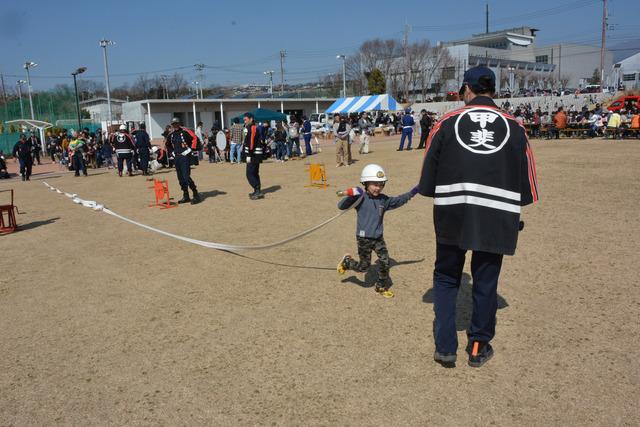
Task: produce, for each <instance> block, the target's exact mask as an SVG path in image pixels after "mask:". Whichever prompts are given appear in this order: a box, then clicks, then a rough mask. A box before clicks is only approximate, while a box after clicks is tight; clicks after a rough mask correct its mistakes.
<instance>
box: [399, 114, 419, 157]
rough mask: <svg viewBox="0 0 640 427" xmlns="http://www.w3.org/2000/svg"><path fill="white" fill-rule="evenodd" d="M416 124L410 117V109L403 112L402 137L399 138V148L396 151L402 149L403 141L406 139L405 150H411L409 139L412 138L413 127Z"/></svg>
mask: <svg viewBox="0 0 640 427" xmlns="http://www.w3.org/2000/svg"><path fill="white" fill-rule="evenodd" d="M415 124H416V122H415V121H414V120H413V116H412V115H411V108H407V109H406V110H404V116H402V136H401V137H400V147H399V148H398V151H402V149H403V148H404V140H405V138H407V139H408V143H407V150H411V137H412V136H413V126H414V125H415Z"/></svg>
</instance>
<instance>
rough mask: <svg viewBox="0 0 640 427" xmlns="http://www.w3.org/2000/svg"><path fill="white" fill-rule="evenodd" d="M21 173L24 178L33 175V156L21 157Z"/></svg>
mask: <svg viewBox="0 0 640 427" xmlns="http://www.w3.org/2000/svg"><path fill="white" fill-rule="evenodd" d="M19 160H20V175H22V178H23V179H29V177H30V176H31V168H32V166H33V160H32V159H31V157H27V158H24V159H23V158H20V159H19Z"/></svg>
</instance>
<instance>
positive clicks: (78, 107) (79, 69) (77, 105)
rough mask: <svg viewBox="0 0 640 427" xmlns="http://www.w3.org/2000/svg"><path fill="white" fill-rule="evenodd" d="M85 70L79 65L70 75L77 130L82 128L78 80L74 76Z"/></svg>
mask: <svg viewBox="0 0 640 427" xmlns="http://www.w3.org/2000/svg"><path fill="white" fill-rule="evenodd" d="M85 71H87V67H80V68H78V69H77V70H75V71H74V72H73V73H71V75H72V76H73V87H74V89H75V90H76V112H77V113H78V132H80V129H82V120H81V119H80V101H79V100H78V82H77V81H76V76H77V75H78V74H82V73H84V72H85Z"/></svg>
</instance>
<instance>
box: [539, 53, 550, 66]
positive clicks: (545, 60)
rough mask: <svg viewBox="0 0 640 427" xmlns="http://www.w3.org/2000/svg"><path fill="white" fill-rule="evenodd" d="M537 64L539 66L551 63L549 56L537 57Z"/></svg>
mask: <svg viewBox="0 0 640 427" xmlns="http://www.w3.org/2000/svg"><path fill="white" fill-rule="evenodd" d="M536 62H537V63H538V64H548V63H549V55H540V56H536Z"/></svg>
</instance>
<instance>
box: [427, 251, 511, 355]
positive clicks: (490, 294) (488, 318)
mask: <svg viewBox="0 0 640 427" xmlns="http://www.w3.org/2000/svg"><path fill="white" fill-rule="evenodd" d="M466 252H467V251H466V250H464V249H460V248H458V247H457V246H452V245H444V244H441V243H437V244H436V263H435V268H434V270H433V296H434V304H433V310H434V312H435V315H436V318H435V327H434V338H435V341H436V351H437V352H439V353H455V352H456V350H457V349H458V336H457V333H456V298H457V296H458V289H459V288H460V280H461V279H462V268H463V267H464V260H465V254H466ZM501 266H502V255H501V254H492V253H488V252H480V251H473V253H472V255H471V276H472V278H473V288H472V295H473V314H472V315H471V325H470V326H469V330H468V331H467V336H468V338H469V341H482V342H489V341H491V339H492V338H493V336H494V335H495V330H496V311H497V310H498V292H497V289H498V277H499V276H500V267H501Z"/></svg>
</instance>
